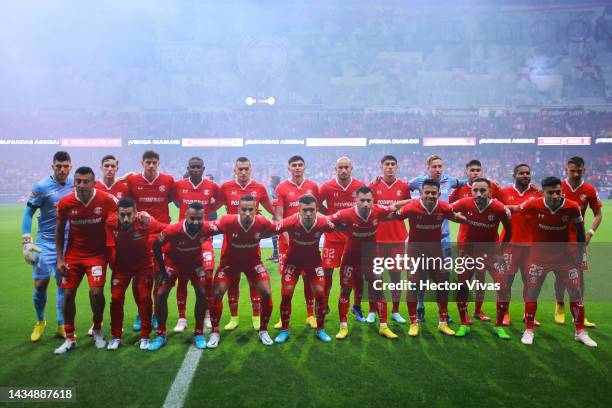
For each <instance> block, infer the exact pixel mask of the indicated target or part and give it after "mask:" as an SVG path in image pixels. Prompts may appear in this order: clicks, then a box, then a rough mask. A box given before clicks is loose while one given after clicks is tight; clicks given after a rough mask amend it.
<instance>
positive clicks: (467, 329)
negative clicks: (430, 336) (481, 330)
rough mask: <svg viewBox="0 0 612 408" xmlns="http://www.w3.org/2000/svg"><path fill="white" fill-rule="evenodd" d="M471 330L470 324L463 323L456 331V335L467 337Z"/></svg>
mask: <svg viewBox="0 0 612 408" xmlns="http://www.w3.org/2000/svg"><path fill="white" fill-rule="evenodd" d="M469 332H470V326H467V325H465V324H462V325H461V326H459V328H458V329H457V331H456V332H455V337H465V336H467V334H468V333H469Z"/></svg>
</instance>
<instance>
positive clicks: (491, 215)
mask: <svg viewBox="0 0 612 408" xmlns="http://www.w3.org/2000/svg"><path fill="white" fill-rule="evenodd" d="M487 219H488V220H489V221H495V216H494V215H493V214H489V216H488V217H487Z"/></svg>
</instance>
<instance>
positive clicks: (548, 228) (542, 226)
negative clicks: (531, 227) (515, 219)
mask: <svg viewBox="0 0 612 408" xmlns="http://www.w3.org/2000/svg"><path fill="white" fill-rule="evenodd" d="M538 227H540V229H543V230H544V231H563V230H564V229H566V228H567V224H565V225H562V226H560V227H555V226H554V225H546V224H538Z"/></svg>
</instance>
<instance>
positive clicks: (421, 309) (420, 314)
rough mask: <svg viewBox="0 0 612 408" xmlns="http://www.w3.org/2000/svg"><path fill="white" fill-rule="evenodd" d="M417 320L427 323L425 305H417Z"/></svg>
mask: <svg viewBox="0 0 612 408" xmlns="http://www.w3.org/2000/svg"><path fill="white" fill-rule="evenodd" d="M417 322H419V323H425V305H422V304H421V305H418V306H417Z"/></svg>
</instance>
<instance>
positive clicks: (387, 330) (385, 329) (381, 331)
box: [378, 326, 399, 339]
mask: <svg viewBox="0 0 612 408" xmlns="http://www.w3.org/2000/svg"><path fill="white" fill-rule="evenodd" d="M378 334H380V335H381V336H383V337H386V338H388V339H397V338H399V336H398V335H397V334H395V333H393V332H392V331H391V329H390V328H389V327H387V326H384V327H381V328H380V329H378Z"/></svg>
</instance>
